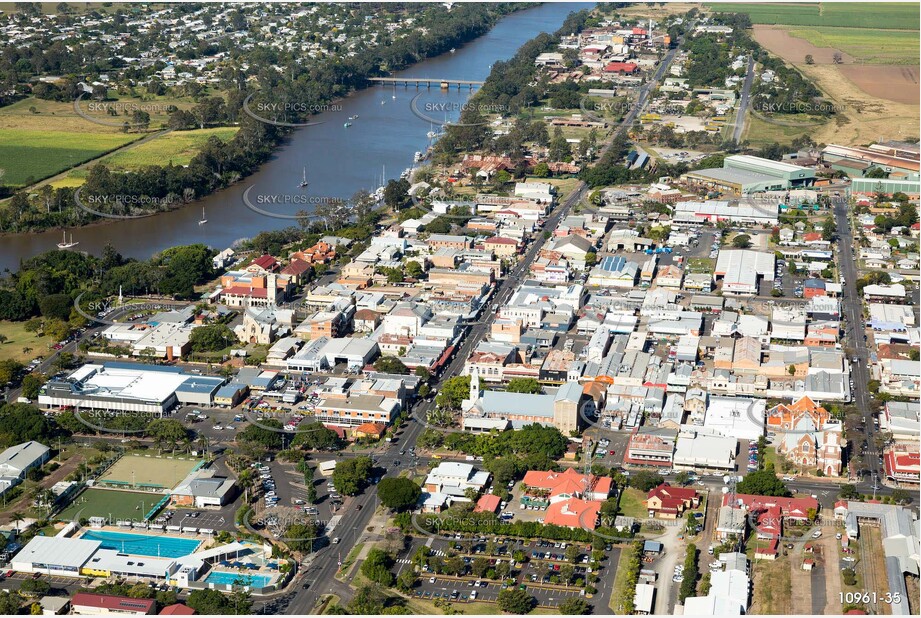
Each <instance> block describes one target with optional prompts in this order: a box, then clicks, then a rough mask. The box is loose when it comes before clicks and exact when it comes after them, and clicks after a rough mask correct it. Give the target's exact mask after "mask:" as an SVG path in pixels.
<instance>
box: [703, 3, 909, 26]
mask: <svg viewBox="0 0 921 618" xmlns="http://www.w3.org/2000/svg"><path fill="white" fill-rule="evenodd" d="M706 6H707V7H708V8H709V9H710V10H711V11H714V12H719V13H747V14H748V16H749V17H750V18H751V20H752V23H753V24H784V25H792V26H838V27H842V28H882V29H896V30H918V28H919V15H918V5H917V4H914V3H895V2H855V3H850V2H844V3H836V2H823V3H821V4H820V3H802V4H799V3H797V4H792V3H791V4H787V3H783V4H779V3H776V4H748V3H744V4H743V3H735V2H729V3H707V4H706Z"/></svg>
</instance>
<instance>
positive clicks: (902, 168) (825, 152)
mask: <svg viewBox="0 0 921 618" xmlns="http://www.w3.org/2000/svg"><path fill="white" fill-rule="evenodd" d="M822 160H823V161H825V163H827V164H829V165H830V166H831V168H832V169H835V170H840V171H843V172H845V173H847V174H854V173H855V172H856V173H859V174H860V175H861V176H862V175H863V174H862V173H861V172H863V171H866V170H867V169H869V168H871V167H878V168H880V169H881V170H883V171H884V172H886V173H888V174H894V175H898V176H906V175H909V174H918V172H919V171H921V170H919V158H918V154H917V153H916V152H911V151H908V150H905V149H902V148H890V147H886V146H884V145H882V144H873V145H871V146H870V147H869V148H860V147H855V146H839V145H838V144H829V145H828V146H826V147H825V148H823V149H822Z"/></svg>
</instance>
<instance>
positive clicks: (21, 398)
mask: <svg viewBox="0 0 921 618" xmlns="http://www.w3.org/2000/svg"><path fill="white" fill-rule="evenodd" d="M16 403H32V400H31V399H29V398H28V397H19V398H18V399H16Z"/></svg>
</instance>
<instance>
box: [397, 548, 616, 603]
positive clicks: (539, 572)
mask: <svg viewBox="0 0 921 618" xmlns="http://www.w3.org/2000/svg"><path fill="white" fill-rule="evenodd" d="M458 536H459V535H458ZM490 544H491V545H493V546H494V550H493V554H491V555H490V554H487V553H486V550H487V547H488V545H490ZM423 545H425V546H427V547H428V548H429V550H430V552H431V555H432V556H435V557H445V556H447V555H449V554H456V555H460V556H462V557H463V560H464V563H465V564H468V565H469V564H471V563H472V562H473V561H474V560H476V559H478V558H479V559H486V560H489V562H490V565H491V566H494V565H495V564H496V563H498V562H499V561H503V560H504V561H506V562H508V561H509V556H510V555H511V554H513V553H514V552H516V551H522V552H523V553H524V554H525V556H526V561H525V562H524V563H522V564H520V565H518V564H516V565H515V566H514V567H513V568H514V569H515V571H513V573H515V576H514V580H515V583H514V584H512V585H513V586H518V587H519V588H521V589H523V590H526V591H527V592H528V594H530V595H531V596H533V597H534V598H536V599H537V601H538V604H539V605H540V606H541V607H549V608H552V607H557V606H558V605H559V604H560V603H562V602H563V601H565V600H566V599H568V598H571V597H582V596H583V593H582V590H583V588H582V587H581V586H576V585H574V584H572V585H569V586H565V585H563V584H553V583H551V576H553V575H556V576H558V574H559V573H560V572H561V570H565V568H564V565H571V567H572V569H573V581H575V580H576V579H578V578H583V579H584V578H585V577H586V576H587V574H588V571H589V569H590V568H591V567H590V562H589V559H590V551H591V550H590V548H589V547H588V545H587V544H585V543H575V544H573V543H563V542H550V541H524V540H519V539H506V538H502V537H492V536H490V537H479V538H469V537H461V538H459V539H455V540H454V541H447V540H446V539H442V538H425V537H415V538H414V539H413V540H412V541H411V542H410V543H409V544H408V547H407V549H406V550H405V551H403V552H402V553H401V554H400V555H399V556H398V558H397V565H396V567H397V569H396V570H397V572H398V573H399V572H400V571H402V570H403V569H404V568H413V567H412V560H411V559H412V557H413V556H414V555H415V553H416V552H417V551H418V549H419V548H420V547H421V546H423ZM570 546H576V547H578V548H579V550H580V551H579V553H578V555H577V556H576V558H575V560H574V561H569V560H567V556H566V554H567V548H568V547H570ZM570 552H571V550H570ZM604 553H605V556H606V558H605V559H604V560H603V561H602V562H601V570H600V571H599V577H600V579H599V581H597V582H596V583H595V584H594V586H595V587H596V588H597V589H598V590H599V593H598V594H596V597H595V601H594V602H595V603H597V602H599V601H601V600H604V599H606V598H608V596H609V595H610V588H611V584H612V582H613V578H614V574H613V572H612V571H609V570H608V569H610V568H612V565H616V564H617V562H618V560H619V557H620V549H619V548H616V547H610V546H609V549H606V550H605V552H604ZM505 587H508V586H507V585H504V584H502V583H500V582H498V581H496V580H488V579H485V578H477V577H475V576H474V575H472V574H471V575H465V576H461V577H454V576H449V575H439V574H436V573H434V572H432V571H431V570H428V571H423V572H422V573H421V574H420V579H419V586H418V587H417V588H416V589H415V590H414V591H413V595H414V596H416V597H417V598H421V599H430V600H435V599H441V600H447V601H450V602H453V603H467V602H473V601H487V602H495V601H496V599H497V598H498V596H499V592H500V591H501V590H502V589H503V588H505ZM605 588H607V590H605ZM604 604H605V607H606V606H607V601H606V600H604Z"/></svg>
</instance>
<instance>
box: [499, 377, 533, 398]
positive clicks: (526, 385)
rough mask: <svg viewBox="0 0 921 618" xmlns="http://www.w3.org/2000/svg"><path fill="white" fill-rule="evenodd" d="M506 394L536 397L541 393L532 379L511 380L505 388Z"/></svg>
mask: <svg viewBox="0 0 921 618" xmlns="http://www.w3.org/2000/svg"><path fill="white" fill-rule="evenodd" d="M505 391H506V392H508V393H525V394H529V395H537V394H540V393H541V392H542V389H541V387H540V384H538V382H537V380H535V379H534V378H512V379H511V380H509V382H508V386H506V387H505Z"/></svg>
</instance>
